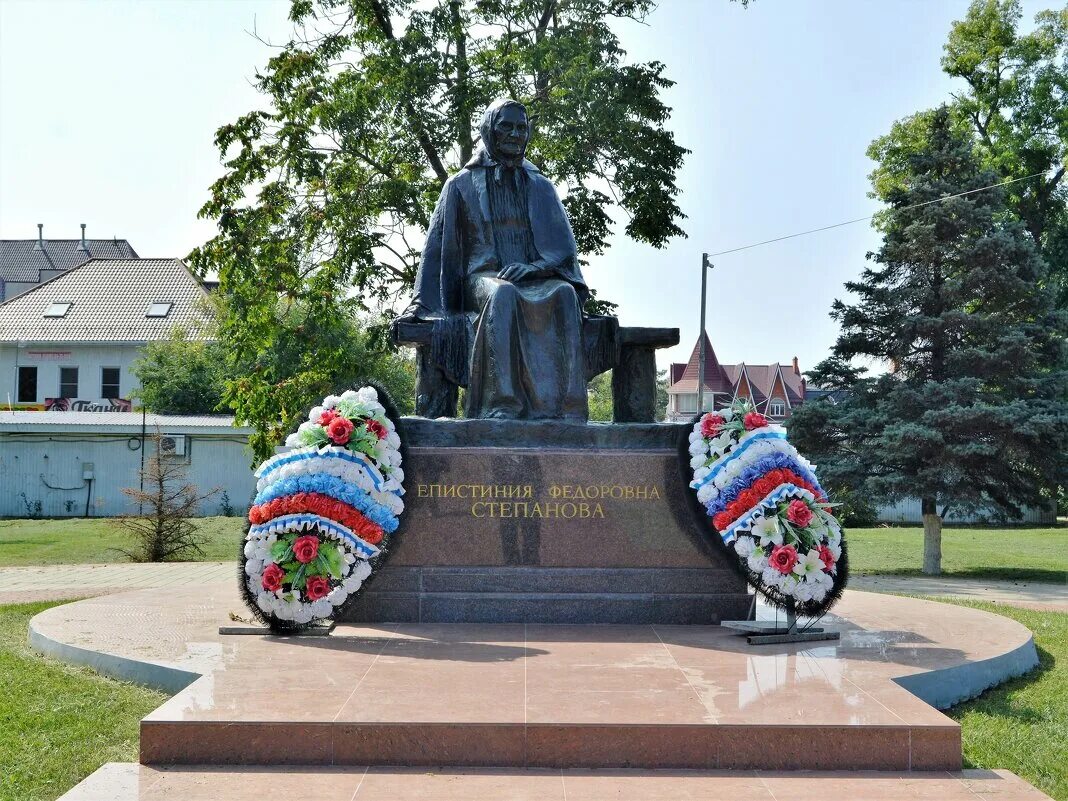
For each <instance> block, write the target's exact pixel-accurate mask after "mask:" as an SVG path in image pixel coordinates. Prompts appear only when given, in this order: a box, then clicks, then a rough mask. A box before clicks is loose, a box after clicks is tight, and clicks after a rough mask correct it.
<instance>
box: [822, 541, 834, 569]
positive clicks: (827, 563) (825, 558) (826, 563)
mask: <svg viewBox="0 0 1068 801" xmlns="http://www.w3.org/2000/svg"><path fill="white" fill-rule="evenodd" d="M820 561H821V562H823V569H824V570H826V571H827V572H828V573H830V572H831V571H832V570H833V569H834V554H833V553H831V549H830V548H828V547H827V546H826V545H821V546H820Z"/></svg>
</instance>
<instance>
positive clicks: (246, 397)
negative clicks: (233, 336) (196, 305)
mask: <svg viewBox="0 0 1068 801" xmlns="http://www.w3.org/2000/svg"><path fill="white" fill-rule="evenodd" d="M225 304H226V301H222V305H224V306H225ZM271 314H272V315H273V322H272V330H273V334H272V337H271V338H270V339H269V340H268V341H267V342H265V343H264V345H263V346H262V347H261V348H260V349H259V350H258V351H257V352H255V353H251V352H248V351H244V352H243V351H241V350H240V349H237V348H234V347H232V345H230V344H229V343H227V346H226V371H227V374H228V375H229V376H230V378H229V379H228V380H227V382H226V392H225V395H224V398H225V400H226V402H227V403H230V404H231V405H232V406H233V408H234V409H235V411H236V412H237V414H238V417H239V418H241V419H244V420H248V421H251V422H252V423H253V424H254V425H255V428H256V430H255V433H253V434H252V436H251V437H250V438H249V445H250V446H251V448H252V451H253V453H254V455H255V458H256V460H263V459H266V458H267V457H269V456H270V455H271V454H272V453H273V452H274V448H275V446H276V445H277V444H278V443H279V442H281V441H282V440H283V439H285V435H286V434H288V433H289V432H290V431H292V430H293V429H294V428H295V427H296V425H297V423H299V422H300V421H301V420H303V419H304V415H305V414H306V413H307V411H308V408H309V407H310V406H311V405H312V403H313V402H315V401H317V400H319V399H321V398H324V397H325V396H327V395H331V394H339V393H341V392H342V391H344V390H346V389H356V388H359V386H360V384H361V382H363V381H368V380H370V381H377V382H378V383H379V384H381V385H382V386H383V387H385V388H386V389H387V390H388V391H389V393H390V395H391V397H392V398H393V399H394V401H395V403H396V404H397V407H398V408H399V409H400V411H401V412H402V413H404V414H410V413H411V412H413V411H414V409H415V360H414V358H412V355H411V353H410V352H409V351H407V350H401V351H397V350H394V349H392V348H390V347H389V346H388V345H385V344H384V343H383V342H382V340H381V339H380V338H378V337H376V336H374V334H373V333H372V331H371V329H372V328H373V326H374V320H373V319H371V320H368V319H366V318H364V317H361V316H358V315H357V312H356V310H355V309H354V308H353V304H345V305H343V306H341V307H339V308H338V309H337V310H336V313H334V314H329V315H327V314H321V315H318V316H317V315H314V314H313V313H312V312H311V310H310V309H309V308H308V307H306V306H305V305H303V304H298V303H292V304H285V303H276V304H274V305H273V307H272V309H271Z"/></svg>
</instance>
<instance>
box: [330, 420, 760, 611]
mask: <svg viewBox="0 0 1068 801" xmlns="http://www.w3.org/2000/svg"><path fill="white" fill-rule="evenodd" d="M685 431H686V426H682V425H672V424H614V425H609V424H588V425H580V424H568V423H560V422H523V421H487V420H427V419H423V418H404V421H403V431H402V432H401V433H402V436H403V437H404V438H405V441H406V442H407V443H409V449H408V458H407V461H406V462H405V465H404V467H405V475H406V477H405V487H406V489H407V494H406V496H405V502H406V512H405V515H404V520H403V529H402V530H401V532H400V533H399V535H398V536H397V537H396V540H395V545H394V548H393V551H392V553H391V555H390V558H389V561H388V563H387V564H386V566H385V567H383V568H382V570H381V571H380V572H379V573H378V575H377V576H376V577H375V578H374V580H373V581H372V583H371V584H370V585H369V587H368V589H367V591H366V592H365V593H363V594H362V595H361V596H360V598H359V599H358V600H357V601H356V603H355V604H354V605H353V606H352V607H350V608H349V609H348V610H346V614H345V616H344V618H343V619H344V620H345V621H346V622H350V623H431V622H433V623H442V622H495V623H664V624H667V623H718V622H719V621H720V620H723V619H733V618H738V617H744V616H745V615H746V613H747V611H748V609H749V601H750V599H749V596H748V595H747V592H746V586H745V583H744V581H743V580H742V579H741V578H740V577H739V576H738V575H737V574H736V573H734V572H733V571H732V570H731V569H730V566H729V565H728V563H727V562H726V558H725V556H724V555H723V554H721V553H720V552H718V551H717V550H715V549H713V548H711V547H710V546H709V544H708V543H707V542H706V540H705V538H704V536H703V535H702V532H701V531H700V530H699V529H698V527H697V524H696V522H695V521H694V519H693V517H692V515H691V513H690V510H689V507H688V505H687V496H686V493H687V492H688V490H687V488H686V486H685V484H684V482H683V479H682V477H681V475H680V473H679V468H678V456H677V452H676V446H677V443H678V439H679V437H682V436H685Z"/></svg>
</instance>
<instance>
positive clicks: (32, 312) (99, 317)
mask: <svg viewBox="0 0 1068 801" xmlns="http://www.w3.org/2000/svg"><path fill="white" fill-rule="evenodd" d="M206 297H207V293H206V292H205V291H204V288H203V287H202V286H201V284H200V282H199V281H198V280H197V279H196V278H195V277H194V276H193V275H192V274H191V273H190V272H189V270H188V268H186V266H185V265H184V264H183V263H182V262H181V260H179V259H93V260H91V261H87V262H86V263H85V264H83V265H81V266H79V267H74V268H72V269H70V270H68V271H67V272H65V273H63V274H62V275H60V276H57V277H56V278H53V279H52V280H50V281H46V282H45V283H43V284H41V285H39V286H36V287H34V288H33V289H31V290H29V291H28V292H25V293H24V294H22V295H18V296H16V297H14V298H12V299H11V300H8V301H6V302H4V303H0V341H2V340H7V341H11V340H26V341H29V342H145V341H148V340H153V339H166V338H167V337H169V336H170V335H171V332H172V331H174V329H175V328H177V327H182V328H185V329H187V330H188V331H189V335H190V336H191V337H192V338H194V339H201V338H205V336H206V335H205V327H206V324H207V323H208V322H209V317H208V312H207V309H206V306H205V303H204V300H205V298H206ZM59 302H67V303H70V304H71V306H70V309H69V310H68V311H67V313H66V314H65V315H64V316H62V317H45V316H44V312H45V309H47V308H48V306H49V305H50V304H52V303H59ZM151 303H170V304H172V306H171V308H170V311H169V312H168V313H167V315H166V316H165V317H148V316H146V312H147V311H148V306H149V304H151Z"/></svg>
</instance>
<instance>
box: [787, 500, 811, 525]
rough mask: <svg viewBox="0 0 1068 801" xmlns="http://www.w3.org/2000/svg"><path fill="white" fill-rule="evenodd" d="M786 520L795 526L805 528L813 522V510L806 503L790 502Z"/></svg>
mask: <svg viewBox="0 0 1068 801" xmlns="http://www.w3.org/2000/svg"><path fill="white" fill-rule="evenodd" d="M786 519H787V520H789V521H790V522H791V523H793V524H794V525H795V526H800V527H801V528H804V527H805V526H807V525H808V524H809V523H811V522H812V510H811V509H809V508H808V504H807V503H805V502H804V501H799V500H794V501H790V505H789V506H787V507H786Z"/></svg>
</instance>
